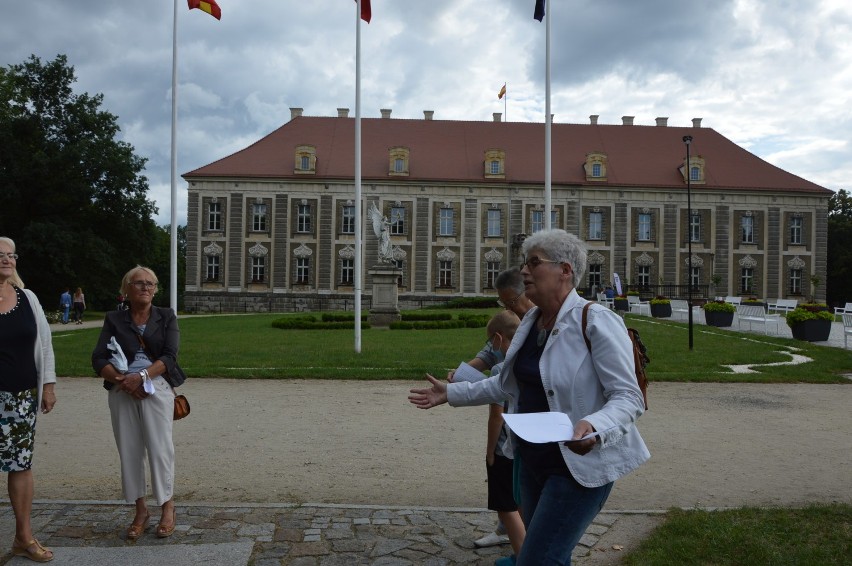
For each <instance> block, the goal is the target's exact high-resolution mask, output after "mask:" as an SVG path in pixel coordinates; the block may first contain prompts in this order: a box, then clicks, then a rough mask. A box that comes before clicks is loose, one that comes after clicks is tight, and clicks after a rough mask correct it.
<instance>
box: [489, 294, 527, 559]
mask: <svg viewBox="0 0 852 566" xmlns="http://www.w3.org/2000/svg"><path fill="white" fill-rule="evenodd" d="M520 322H521V321H520V319H518V316H517V315H516V314H515V313H513V312H512V311H510V310H504V311H500V312H499V313H497V314H496V315H494V316H493V317H492V318H491V320H489V321H488V325H487V326H486V328H485V329H486V332H487V333H488V344H489V345H490V346H491V350H492V351H493V353H494V354H495V355H496V357H497V359H498V360H499V363H497V364H496V365H494V366H493V367H492V368H491V375H492V376H494V375H497V374H499V373H500V368H501V367H503V362H502V360H503V359H504V357H505V355H506V351H507V350H508V349H509V344H510V343H511V342H512V337H513V336H514V335H515V331H516V330H517V329H518V324H520ZM503 424H504V421H503V405H498V404H491V405H489V414H488V441H487V442H486V445H485V469H486V471H487V473H488V508H489V509H491V510H492V511H496V512H497V517H499V519H500V522H501V523H502V524H503V525H504V527H505V529H506V534H507V535H509V542H510V543H511V544H512V550H514V553H515V556H517V555H518V553H520V551H521V544H523V542H524V536H525V534H526V530H525V528H524V523H523V521H522V520H521V515H520V513H518V504H517V503H516V502H515V498H514V490H513V487H512V486H513V483H512V472H513V461H512V454H510V453H506V452H505V451H504V447H505V444H506V441H507V440H508V437H507V434H506V430H505V428H504V426H503ZM504 561H506V562H505V563H507V564H513V563H514V560H512V559H504V558H501V559H500V560H498V562H497V564H503V563H504Z"/></svg>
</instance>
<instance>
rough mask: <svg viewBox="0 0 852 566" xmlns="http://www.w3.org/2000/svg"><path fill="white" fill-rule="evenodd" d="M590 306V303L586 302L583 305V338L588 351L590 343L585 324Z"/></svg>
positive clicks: (590, 346)
mask: <svg viewBox="0 0 852 566" xmlns="http://www.w3.org/2000/svg"><path fill="white" fill-rule="evenodd" d="M590 306H592V303H586V306H584V307H583V340H585V341H586V348H588V349H589V352H591V351H592V343H591V342H589V337H588V336H586V324H587V323H588V321H589V307H590Z"/></svg>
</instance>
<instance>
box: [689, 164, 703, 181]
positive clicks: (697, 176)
mask: <svg viewBox="0 0 852 566" xmlns="http://www.w3.org/2000/svg"><path fill="white" fill-rule="evenodd" d="M689 180H690V181H700V180H701V167H698V166H697V165H693V166H692V167H690V168H689Z"/></svg>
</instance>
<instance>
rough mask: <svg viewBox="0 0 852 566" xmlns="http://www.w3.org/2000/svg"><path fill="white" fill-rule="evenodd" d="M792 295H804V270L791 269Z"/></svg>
mask: <svg viewBox="0 0 852 566" xmlns="http://www.w3.org/2000/svg"><path fill="white" fill-rule="evenodd" d="M788 283H789V286H790V294H791V295H801V294H802V270H801V269H791V270H790V279H789V282H788Z"/></svg>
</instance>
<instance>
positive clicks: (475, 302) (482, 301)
mask: <svg viewBox="0 0 852 566" xmlns="http://www.w3.org/2000/svg"><path fill="white" fill-rule="evenodd" d="M499 307H500V305H498V304H497V297H458V298H456V299H451V300H449V301H447V302H446V303H444V304H442V305H431V306H428V307H424V308H427V309H496V308H499Z"/></svg>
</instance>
